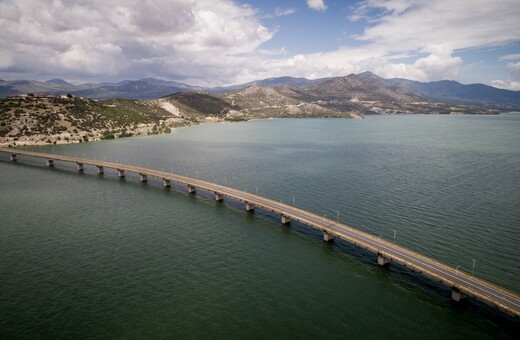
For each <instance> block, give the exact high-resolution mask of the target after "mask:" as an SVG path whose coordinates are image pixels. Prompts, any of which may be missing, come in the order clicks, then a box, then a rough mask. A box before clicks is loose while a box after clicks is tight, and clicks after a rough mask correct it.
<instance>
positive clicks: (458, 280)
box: [0, 148, 520, 317]
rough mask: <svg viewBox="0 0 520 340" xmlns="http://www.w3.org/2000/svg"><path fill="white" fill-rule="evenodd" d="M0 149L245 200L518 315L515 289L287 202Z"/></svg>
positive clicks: (160, 175)
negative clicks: (157, 180)
mask: <svg viewBox="0 0 520 340" xmlns="http://www.w3.org/2000/svg"><path fill="white" fill-rule="evenodd" d="M0 152H2V153H8V154H10V155H24V156H31V157H37V158H43V159H46V160H54V161H64V162H72V163H79V164H83V165H92V166H97V167H103V168H112V169H117V170H122V171H125V172H133V173H137V174H142V175H146V176H153V177H157V178H161V179H165V180H168V181H171V182H176V183H180V184H184V185H188V186H191V187H194V188H198V189H203V190H206V191H210V192H215V193H218V194H220V195H222V196H224V197H229V198H232V199H234V200H238V201H242V202H247V203H249V204H253V205H254V206H255V207H259V208H263V209H265V210H268V211H271V212H274V213H277V214H280V215H283V216H285V217H288V218H290V219H291V220H295V221H299V222H301V223H304V224H306V225H308V226H310V227H312V228H315V229H318V230H320V231H323V232H326V233H327V234H329V235H333V236H335V237H338V238H340V239H342V240H345V241H348V242H350V243H353V244H355V245H357V246H359V247H362V248H365V249H367V250H369V251H372V252H374V253H376V254H378V255H381V256H383V257H384V258H386V259H387V260H390V261H393V262H396V263H399V264H401V265H404V266H406V267H408V268H411V269H412V270H414V271H416V272H419V273H421V274H423V275H425V276H428V277H430V278H432V279H435V280H438V281H441V282H442V283H444V284H446V285H448V286H450V287H452V288H454V289H457V290H458V291H460V292H462V293H463V294H465V295H467V296H471V297H474V298H476V299H478V300H480V301H482V302H484V303H487V304H489V305H491V306H494V307H497V308H499V309H501V310H503V311H505V312H507V313H509V314H511V315H514V316H516V317H520V296H519V295H518V294H516V293H513V292H510V291H508V290H506V289H504V288H501V287H498V286H496V285H494V284H491V283H489V282H487V281H484V280H482V279H479V278H477V277H475V276H471V275H469V274H467V273H465V272H462V271H460V270H457V269H456V268H453V267H450V266H447V265H445V264H443V263H441V262H439V261H436V260H434V259H432V258H429V257H427V256H424V255H421V254H419V253H417V252H414V251H412V250H410V249H406V248H404V247H401V246H398V245H395V244H393V243H390V242H388V241H385V240H381V239H380V238H378V237H375V236H373V235H370V234H368V233H365V232H362V231H360V230H357V229H354V228H352V227H350V226H348V225H346V224H343V223H338V222H335V221H332V220H330V219H326V218H324V217H321V216H318V215H316V214H313V213H311V212H309V211H305V210H302V209H299V208H295V207H293V206H291V205H288V204H284V203H281V202H277V201H274V200H271V199H268V198H265V197H262V196H258V195H255V194H252V193H248V192H245V191H240V190H237V189H233V188H230V187H227V186H223V185H220V184H215V183H211V182H207V181H203V180H200V179H196V178H192V177H187V176H181V175H177V174H174V173H168V172H164V171H158V170H153V169H147V168H141V167H137V166H133V165H127V164H119V163H113V162H106V161H100V160H93V159H85V158H77V157H69V156H61V155H55V154H46V153H39V152H32V151H25V150H18V149H7V148H0Z"/></svg>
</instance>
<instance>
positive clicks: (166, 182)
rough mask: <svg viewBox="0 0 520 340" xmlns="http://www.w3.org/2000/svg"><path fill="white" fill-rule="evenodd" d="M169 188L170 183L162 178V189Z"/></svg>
mask: <svg viewBox="0 0 520 340" xmlns="http://www.w3.org/2000/svg"><path fill="white" fill-rule="evenodd" d="M170 186H171V182H170V180H169V179H166V178H163V187H165V188H169V187H170Z"/></svg>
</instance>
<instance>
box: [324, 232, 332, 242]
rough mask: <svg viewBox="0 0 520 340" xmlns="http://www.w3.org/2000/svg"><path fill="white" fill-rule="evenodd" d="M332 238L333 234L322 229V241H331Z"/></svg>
mask: <svg viewBox="0 0 520 340" xmlns="http://www.w3.org/2000/svg"><path fill="white" fill-rule="evenodd" d="M333 240H334V235H332V234H329V233H328V232H326V231H325V230H324V231H323V241H325V242H330V241H333Z"/></svg>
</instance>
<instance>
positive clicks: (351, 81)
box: [0, 72, 520, 112]
mask: <svg viewBox="0 0 520 340" xmlns="http://www.w3.org/2000/svg"><path fill="white" fill-rule="evenodd" d="M252 85H257V86H261V87H267V88H274V89H277V91H279V92H280V93H281V94H284V95H286V96H289V97H294V98H296V99H298V100H301V101H304V102H308V101H310V102H317V101H319V100H322V101H326V102H327V105H326V106H327V107H329V108H333V109H338V110H340V111H345V110H347V111H348V110H356V109H357V108H358V105H357V104H355V103H356V101H361V102H364V104H365V105H364V106H365V108H366V107H367V105H368V103H367V102H369V101H373V102H385V101H386V103H385V106H386V107H385V108H384V110H386V111H385V112H393V111H392V110H394V111H396V112H398V111H402V110H406V111H404V112H408V109H414V106H413V105H411V106H410V105H409V104H410V103H412V102H420V101H426V102H428V101H436V102H445V103H457V104H466V105H474V106H482V107H484V108H492V109H493V108H496V109H500V110H520V91H508V90H502V89H497V88H494V87H491V86H487V85H483V84H470V85H463V84H461V83H458V82H456V81H449V80H443V81H435V82H426V83H423V82H418V81H412V80H407V79H399V78H393V79H384V78H381V77H379V76H377V75H375V74H373V73H371V72H363V73H360V74H357V75H355V74H351V75H348V76H342V77H334V78H321V79H306V78H295V77H276V78H267V79H263V80H258V81H254V82H249V83H246V84H239V85H233V86H227V87H213V88H202V87H199V86H191V85H188V84H184V83H180V82H175V81H165V80H160V79H155V78H145V79H140V80H124V81H121V82H119V83H102V84H81V85H72V84H70V83H68V82H66V81H64V80H62V79H51V80H48V81H46V82H37V81H29V80H18V81H0V98H4V97H7V96H9V95H14V94H19V93H47V94H56V95H58V94H66V93H70V94H73V95H75V96H81V97H86V98H92V99H108V98H129V99H154V98H160V97H164V96H168V95H170V94H172V93H177V92H197V93H199V92H202V91H204V92H207V93H208V94H214V95H224V96H225V95H228V94H231V93H234V92H236V91H240V90H243V89H245V88H248V87H250V86H252ZM284 87H285V88H284ZM284 91H285V92H284ZM289 92H291V94H290V95H289V94H288V93H289ZM392 103H394V105H392ZM404 103H408V104H407V105H405V106H403V105H402V104H404ZM416 106H417V105H415V107H416ZM376 111H378V109H377V107H376ZM423 111H424V110H423ZM421 112H422V111H421ZM442 112H447V111H446V110H443V111H442Z"/></svg>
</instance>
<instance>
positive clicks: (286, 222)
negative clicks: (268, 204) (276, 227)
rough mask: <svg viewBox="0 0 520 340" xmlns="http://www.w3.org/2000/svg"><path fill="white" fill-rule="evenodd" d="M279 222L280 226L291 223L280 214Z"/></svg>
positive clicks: (286, 217)
mask: <svg viewBox="0 0 520 340" xmlns="http://www.w3.org/2000/svg"><path fill="white" fill-rule="evenodd" d="M280 222H282V224H289V223H291V218H290V217H289V216H285V215H284V214H282V215H280Z"/></svg>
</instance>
